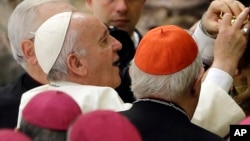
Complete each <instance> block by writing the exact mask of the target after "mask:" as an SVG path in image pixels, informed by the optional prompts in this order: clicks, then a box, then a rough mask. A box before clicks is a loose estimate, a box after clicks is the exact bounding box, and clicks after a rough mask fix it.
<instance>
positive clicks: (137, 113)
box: [120, 99, 223, 141]
mask: <svg viewBox="0 0 250 141" xmlns="http://www.w3.org/2000/svg"><path fill="white" fill-rule="evenodd" d="M120 113H122V114H123V115H125V116H126V117H128V119H129V120H130V121H131V122H132V123H133V124H134V125H135V126H136V127H137V128H138V130H139V132H140V134H141V136H142V138H143V141H168V140H169V141H223V139H222V138H220V137H219V136H217V135H215V134H213V133H211V132H209V131H207V130H205V129H203V128H201V127H198V126H197V125H194V124H192V123H191V122H190V119H189V118H188V116H187V115H186V113H185V111H184V110H183V109H182V108H180V107H179V106H177V105H175V104H173V103H169V102H165V101H159V100H155V99H141V100H137V101H136V102H135V103H134V104H133V106H132V107H131V109H129V110H127V111H122V112H120Z"/></svg>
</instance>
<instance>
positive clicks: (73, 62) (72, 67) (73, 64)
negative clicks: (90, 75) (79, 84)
mask: <svg viewBox="0 0 250 141" xmlns="http://www.w3.org/2000/svg"><path fill="white" fill-rule="evenodd" d="M67 65H68V68H69V71H71V72H72V73H74V74H76V75H78V76H79V75H80V76H85V75H87V69H86V65H85V64H84V61H81V60H80V58H79V56H77V55H76V54H74V53H72V54H70V55H68V57H67Z"/></svg>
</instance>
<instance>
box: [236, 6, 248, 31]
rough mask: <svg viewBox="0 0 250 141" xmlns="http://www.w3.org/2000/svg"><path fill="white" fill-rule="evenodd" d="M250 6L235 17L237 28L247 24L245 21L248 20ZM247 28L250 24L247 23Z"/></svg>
mask: <svg viewBox="0 0 250 141" xmlns="http://www.w3.org/2000/svg"><path fill="white" fill-rule="evenodd" d="M249 12H250V10H249V8H245V9H244V10H243V11H242V12H241V13H240V15H239V16H238V17H237V18H236V19H235V22H234V24H233V26H234V27H236V28H239V29H240V28H242V27H243V26H244V24H245V22H246V21H247V20H248V15H249ZM245 25H246V26H245V27H246V28H249V24H248V23H247V24H245Z"/></svg>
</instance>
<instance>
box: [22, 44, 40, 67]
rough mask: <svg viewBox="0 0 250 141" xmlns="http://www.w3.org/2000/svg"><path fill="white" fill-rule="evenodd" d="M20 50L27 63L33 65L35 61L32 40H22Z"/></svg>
mask: <svg viewBox="0 0 250 141" xmlns="http://www.w3.org/2000/svg"><path fill="white" fill-rule="evenodd" d="M21 50H22V52H23V55H24V57H25V58H26V60H27V62H28V63H30V64H33V65H34V64H36V63H37V59H36V53H35V47H34V42H33V41H31V40H28V39H27V40H23V41H22V43H21Z"/></svg>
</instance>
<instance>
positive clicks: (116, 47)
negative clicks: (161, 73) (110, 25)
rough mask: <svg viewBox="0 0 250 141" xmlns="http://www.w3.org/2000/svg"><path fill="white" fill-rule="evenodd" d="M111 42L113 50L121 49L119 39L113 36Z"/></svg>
mask: <svg viewBox="0 0 250 141" xmlns="http://www.w3.org/2000/svg"><path fill="white" fill-rule="evenodd" d="M111 38H112V42H113V50H114V51H119V50H121V49H122V44H121V42H120V41H118V40H117V39H115V38H114V37H112V36H111Z"/></svg>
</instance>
